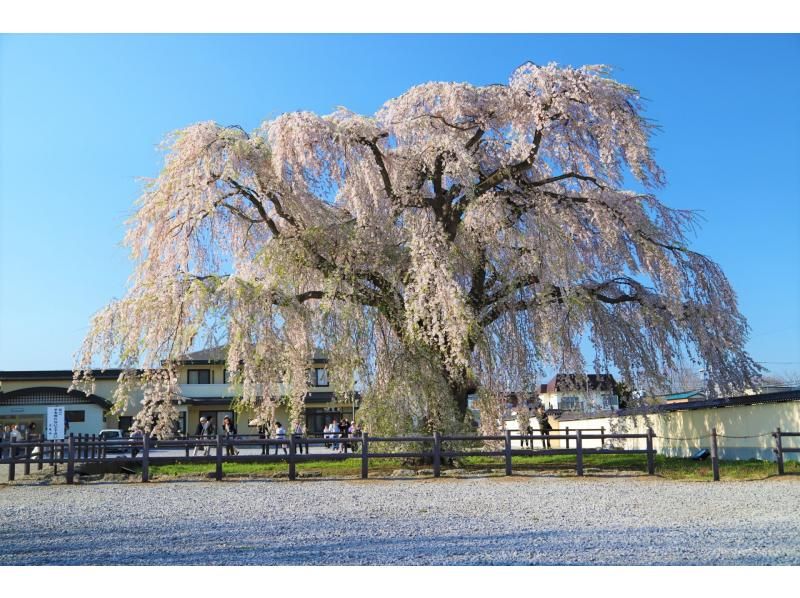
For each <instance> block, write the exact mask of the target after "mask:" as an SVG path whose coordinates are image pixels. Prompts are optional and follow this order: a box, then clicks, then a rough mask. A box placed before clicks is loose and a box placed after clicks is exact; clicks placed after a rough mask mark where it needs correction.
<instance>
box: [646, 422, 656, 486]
mask: <svg viewBox="0 0 800 598" xmlns="http://www.w3.org/2000/svg"><path fill="white" fill-rule="evenodd" d="M655 472H656V459H655V452H654V451H653V428H650V427H648V428H647V475H653V474H655Z"/></svg>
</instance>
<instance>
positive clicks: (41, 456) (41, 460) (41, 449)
mask: <svg viewBox="0 0 800 598" xmlns="http://www.w3.org/2000/svg"><path fill="white" fill-rule="evenodd" d="M43 467H44V440H42V435H41V434H40V435H39V462H38V463H37V464H36V469H37V470H39V471H41V469H42V468H43Z"/></svg>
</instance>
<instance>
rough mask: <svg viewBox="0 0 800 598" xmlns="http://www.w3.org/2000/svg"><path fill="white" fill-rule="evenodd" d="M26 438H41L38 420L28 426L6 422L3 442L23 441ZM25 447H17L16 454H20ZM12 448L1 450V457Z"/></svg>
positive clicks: (3, 430)
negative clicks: (37, 425) (37, 424)
mask: <svg viewBox="0 0 800 598" xmlns="http://www.w3.org/2000/svg"><path fill="white" fill-rule="evenodd" d="M25 440H39V430H38V429H37V427H36V422H31V423H29V424H28V425H27V426H26V425H24V424H23V425H19V424H6V425H4V426H3V429H2V442H3V443H6V442H23V441H25ZM22 450H24V449H16V450H15V451H14V452H15V454H17V455H18V454H20V452H21V451H22ZM9 451H10V449H8V450H7V449H5V448H4V449H2V450H0V458H3V457H5V456H7V455H8V452H9Z"/></svg>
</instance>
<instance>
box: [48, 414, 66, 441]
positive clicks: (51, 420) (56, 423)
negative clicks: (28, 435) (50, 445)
mask: <svg viewBox="0 0 800 598" xmlns="http://www.w3.org/2000/svg"><path fill="white" fill-rule="evenodd" d="M46 434H47V439H48V440H64V408H63V407H48V408H47V430H46Z"/></svg>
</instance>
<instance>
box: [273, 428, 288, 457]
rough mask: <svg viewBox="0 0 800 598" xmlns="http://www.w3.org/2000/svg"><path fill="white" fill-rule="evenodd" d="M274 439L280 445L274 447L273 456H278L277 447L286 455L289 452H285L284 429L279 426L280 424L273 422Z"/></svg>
mask: <svg viewBox="0 0 800 598" xmlns="http://www.w3.org/2000/svg"><path fill="white" fill-rule="evenodd" d="M275 439H276V440H279V441H280V443H279V444H276V445H275V454H276V455H277V454H278V447H280V448H282V449H283V454H284V455H288V454H289V451H287V450H286V428H284V427H283V425H281V422H275Z"/></svg>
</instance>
